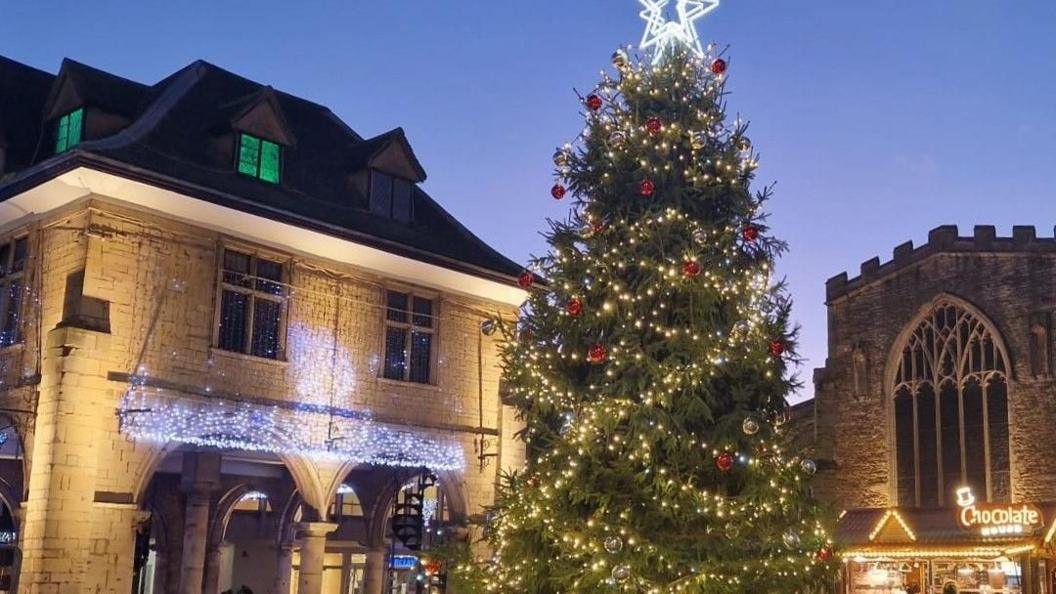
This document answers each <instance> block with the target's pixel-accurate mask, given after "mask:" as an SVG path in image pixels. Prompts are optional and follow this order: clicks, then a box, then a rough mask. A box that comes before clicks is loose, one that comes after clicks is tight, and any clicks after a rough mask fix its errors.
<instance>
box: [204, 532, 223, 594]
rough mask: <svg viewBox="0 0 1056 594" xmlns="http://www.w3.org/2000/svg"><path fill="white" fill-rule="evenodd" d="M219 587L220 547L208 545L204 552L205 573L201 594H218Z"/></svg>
mask: <svg viewBox="0 0 1056 594" xmlns="http://www.w3.org/2000/svg"><path fill="white" fill-rule="evenodd" d="M219 586H220V545H218V544H210V545H209V547H208V549H207V550H206V551H205V572H204V578H203V579H202V594H218V593H219V592H220V590H219Z"/></svg>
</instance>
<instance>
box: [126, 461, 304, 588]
mask: <svg viewBox="0 0 1056 594" xmlns="http://www.w3.org/2000/svg"><path fill="white" fill-rule="evenodd" d="M158 452H164V454H158V453H155V454H154V455H153V456H151V461H150V462H149V464H148V463H144V464H143V466H142V468H143V469H144V471H146V470H147V469H148V468H149V470H150V472H151V476H149V477H142V478H143V479H144V480H141V481H140V483H141V484H143V485H144V487H143V490H142V492H141V493H139V494H138V500H139V505H140V508H141V509H143V510H144V511H147V512H150V514H151V516H152V518H153V519H152V522H151V527H152V534H151V535H150V538H151V545H152V546H151V549H152V550H153V553H154V557H155V564H154V565H153V570H154V579H153V581H152V585H153V594H178V593H179V592H181V591H185V590H186V588H185V587H181V583H182V582H187V583H192V584H193V583H196V580H200V581H201V592H203V593H205V594H216V593H217V592H220V591H222V590H225V589H229V588H233V589H236V590H237V589H238V588H239V587H241V586H242V585H246V586H248V587H250V589H252V590H253V591H257V592H268V591H276V590H275V588H276V587H277V586H276V583H277V581H279V580H281V576H280V575H273V574H274V573H275V571H276V568H277V567H281V566H282V564H283V555H284V550H283V547H281V546H280V542H281V541H282V540H283V539H281V538H280V532H281V531H282V530H285V529H288V527H289V525H290V523H289V521H287V517H288V516H289V513H288V509H289V508H290V505H289V502H290V501H293V500H296V501H297V502H300V501H301V500H302V495H301V493H302V484H301V483H300V482H299V481H300V479H302V478H304V477H309V478H310V477H311V476H313V472H314V470H313V469H312V468H311V465H310V464H309V463H308V462H307V461H304V460H301V459H300V458H293V459H291V458H287V457H280V456H277V455H271V454H266V453H259V452H258V453H251V452H244V451H235V450H223V451H220V450H214V449H203V448H192V447H179V446H176V447H174V446H172V445H170V446H166V447H164V448H158ZM291 464H292V465H293V466H292V467H291ZM317 482H318V481H317V480H316V481H314V482H309V485H308V486H309V489H315V490H316V491H318V489H317V484H316V483H317ZM250 493H258V494H260V495H261V497H262V499H264V500H266V505H265V506H263V507H262V508H261V509H262V510H263V511H262V513H260V514H259V515H256V514H247V513H244V512H245V510H242V509H240V502H242V501H243V499H244V498H245V497H246V496H247V494H250ZM317 498H318V497H317ZM265 508H266V509H265ZM250 515H252V518H249V517H248V516H250ZM155 527H163V528H161V529H158V530H154V528H155ZM288 553H289V550H288V547H287V549H286V550H285V555H286V565H287V566H288V564H289V563H288V558H289V555H288ZM188 555H197V562H194V561H195V559H192V558H189V557H188ZM276 561H278V563H277V562H276ZM262 570H263V571H262ZM279 573H280V574H281V572H279ZM288 583H289V582H288V577H287V581H286V584H287V586H286V589H285V590H283V589H281V588H280V589H279V590H277V591H283V592H288V591H289V588H288ZM143 591H146V590H143Z"/></svg>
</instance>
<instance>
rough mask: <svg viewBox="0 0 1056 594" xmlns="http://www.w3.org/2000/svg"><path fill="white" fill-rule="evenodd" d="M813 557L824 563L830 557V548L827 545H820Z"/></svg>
mask: <svg viewBox="0 0 1056 594" xmlns="http://www.w3.org/2000/svg"><path fill="white" fill-rule="evenodd" d="M815 557H817V559H818V561H821V562H822V563H825V562H827V561H828V560H829V559H832V549H831V548H829V547H822V548H821V549H819V550H818V553H817V554H816V555H815Z"/></svg>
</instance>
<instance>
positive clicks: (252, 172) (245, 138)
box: [238, 133, 282, 184]
mask: <svg viewBox="0 0 1056 594" xmlns="http://www.w3.org/2000/svg"><path fill="white" fill-rule="evenodd" d="M281 170H282V147H281V146H279V145H278V144H275V143H274V142H271V141H268V140H264V139H263V138H257V137H256V136H253V135H251V134H245V133H242V134H239V140H238V172H239V173H241V174H243V175H248V176H250V177H255V178H257V179H259V180H263V181H266V182H268V183H273V184H277V183H279V176H280V175H281Z"/></svg>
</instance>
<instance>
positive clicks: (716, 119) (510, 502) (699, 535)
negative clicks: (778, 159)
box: [466, 0, 833, 594]
mask: <svg viewBox="0 0 1056 594" xmlns="http://www.w3.org/2000/svg"><path fill="white" fill-rule="evenodd" d="M666 3H667V2H662V1H658V0H643V4H645V5H646V7H647V12H650V10H659V9H662V8H663V5H664V4H666ZM691 4H701V3H699V2H697V3H693V2H688V1H684V2H680V8H681V9H683V10H688V9H689V7H690V5H691ZM687 14H688V13H687ZM643 16H646V15H645V14H643ZM654 16H655V15H654ZM684 16H685V15H684ZM651 19H652V20H651ZM685 20H686V19H683V21H685ZM647 22H648V24H649V26H650V28H654V27H659V26H660V24H661V21H660V20H658V17H657V18H654V17H648V18H647ZM654 33H655V31H654ZM649 34H650V33H648V32H647V36H648V35H649ZM672 35H673V34H672ZM675 41H676V40H675V38H674V37H673V36H672V37H671V38H669V39H668V40H667V41H665V42H664V43H665V44H669V45H661V44H660V41H657V42H656V44H655V45H656V49H655V53H662V54H663V57H664V59H662V60H659V61H658V62H657V63H655V64H648V63H641V62H640V61H635V60H633V59H632V58H631V57H630V56H629V55H628V54H627V53H626V52H625V51H622V50H621V51H618V52H617V53H616V54H615V55H614V56H613V64H614V66H615V67H616V68H617V70H618V72H619V76H618V77H617V78H613V77H610V76H609V75H607V74H603V76H602V80H601V83H600V84H599V86H598V88H597V89H596V90H595V91H594V92H593V93H591V94H590V95H588V96H586V97H584V98H583V105H584V107H585V118H586V129H585V130H584V131H583V133H582V134H581V135H580V136H579V138H578V140H577V142H576V144H575V145H565V146H564V147H561V148H560V149H558V151H557V153H556V154H555V155H554V164H555V167H556V178H557V182H556V184H555V185H554V187H553V188H551V191H550V194H551V196H552V197H553V198H555V199H558V200H563V199H566V198H569V197H571V198H572V201H573V205H574V208H573V211H572V215H571V217H570V219H569V221H568V222H567V223H565V222H556V223H552V230H551V232H550V234H549V237H548V238H549V240H550V244H551V248H552V249H551V252H550V254H549V255H547V256H544V257H542V258H539V259H537V260H536V261H535V262H534V263H533V269H532V270H533V271H534V272H535V273H537V274H539V275H541V276H542V277H544V278H546V279H547V281H548V282H547V284H546V286H545V287H535V286H533V282H534V277H533V276H532V275H526V276H524V277H522V285H523V286H525V287H527V288H531V289H532V295H531V299H530V303H529V305H528V306H527V307H526V310H525V316H524V317H523V319H522V320H521V321H520V323H519V324H518V326H517V327H516V328H511V327H505V331H506V333H507V336H508V337H509V338H510V343H509V345H508V346H507V347H506V350H505V353H504V356H505V359H504V363H505V367H504V368H505V373H506V380H507V383H508V385H509V387H510V390H509V392H510V394H511V398H512V402H514V403H515V404H516V405H517V407H518V408H519V410H520V412H521V415H522V417H523V418H524V419H525V421H526V423H527V428H526V431H525V433H524V435H525V438H526V440H527V442H528V444H529V448H530V451H531V452H532V459H531V464H530V466H529V468H528V470H527V471H526V472H525V473H523V474H521V475H518V476H515V477H512V478H511V479H510V480H509V482H508V483H507V484H506V485H504V488H503V490H502V496H501V498H500V504H499V505H498V506H497V507H496V508H495V510H494V513H493V514H492V516H491V520H490V522H489V523H488V525H487V527H486V530H487V533H488V535H489V542H490V543H491V545H492V547H493V556H492V557H491V558H490V559H488V560H487V561H486V562H485V563H483V564H482V565H480V566H478V567H477V568H476V569H475V570H473V569H467V570H466V571H467V574H468V575H471V576H473V578H474V579H475V580H476V582H477V583H478V584H479V585H480V586H481V589H482V590H483V591H485V592H491V593H495V594H514V593H517V594H524V593H532V594H535V593H539V592H554V591H559V592H562V593H564V594H578V593H584V594H585V593H596V592H599V591H613V592H623V593H628V594H629V593H634V594H676V593H679V594H691V593H693V594H703V593H707V594H725V593H730V594H746V593H749V592H751V593H753V594H754V593H757V592H769V591H782V592H791V591H807V590H808V589H811V588H813V587H815V586H817V585H819V583H821V582H823V581H824V580H825V579H826V578H827V576H828V572H829V571H830V570H831V569H832V563H833V559H832V556H833V552H832V549H831V543H830V539H829V535H828V533H827V531H826V530H825V529H824V527H823V525H822V524H821V522H820V521H819V519H818V513H817V508H816V504H815V503H814V502H813V500H812V499H811V497H810V494H809V482H810V476H811V475H813V474H814V473H815V472H816V470H817V466H816V464H815V463H814V462H813V461H812V460H810V459H807V458H804V457H803V456H801V455H797V454H795V453H794V452H791V451H790V450H789V449H788V448H787V447H786V446H785V443H786V442H787V436H785V435H784V434H783V431H782V428H781V423H782V420H783V417H784V414H785V395H786V394H788V393H789V391H790V390H791V388H792V386H793V385H794V384H793V381H792V380H791V379H790V378H789V377H788V370H787V362H788V360H789V357H790V355H791V353H792V348H793V347H794V332H793V331H790V330H789V328H788V307H789V306H788V301H787V299H786V298H785V297H784V295H783V293H782V291H781V288H780V286H779V285H778V286H775V285H774V283H773V282H772V280H771V272H772V262H773V258H774V256H775V255H776V254H778V253H780V251H781V250H782V249H783V244H781V243H780V242H779V241H777V240H774V239H772V238H769V237H766V236H765V233H766V231H767V229H766V227H765V225H764V220H765V217H764V216H763V214H762V213H761V206H762V203H763V202H765V201H766V200H767V199H768V198H769V190H768V189H764V190H763V191H762V192H759V193H756V194H752V193H751V192H750V191H749V190H748V188H749V184H750V182H751V179H752V177H753V174H754V171H755V169H756V167H757V166H758V162H757V159H756V157H755V154H754V152H753V149H752V145H751V143H750V142H749V141H748V139H747V136H746V130H747V125H746V124H745V123H744V122H741V121H740V120H736V121H734V122H733V125H732V127H727V126H726V125H725V123H724V122H725V114H724V109H723V101H724V99H723V97H724V86H723V85H724V81H725V73H726V70H727V64H726V62H725V61H724V60H723V59H722V58H721V57H719V56H717V55H714V54H712V53H708V54H705V55H703V56H697V55H696V51H695V49H694V48H693V46H692V43H691V41H690V42H687V41H686V40H685V39H682V40H680V41H678V43H675ZM679 45H682V46H688V47H682V48H681V49H680V48H679V47H678V46H679ZM713 51H714V48H709V50H708V52H713ZM654 55H655V54H654Z"/></svg>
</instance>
